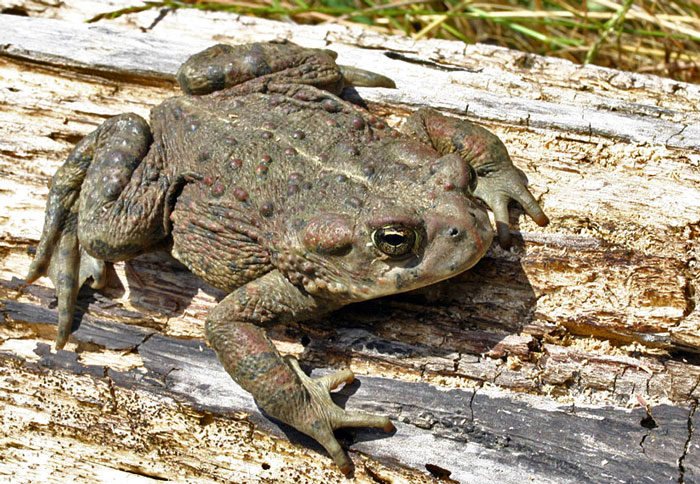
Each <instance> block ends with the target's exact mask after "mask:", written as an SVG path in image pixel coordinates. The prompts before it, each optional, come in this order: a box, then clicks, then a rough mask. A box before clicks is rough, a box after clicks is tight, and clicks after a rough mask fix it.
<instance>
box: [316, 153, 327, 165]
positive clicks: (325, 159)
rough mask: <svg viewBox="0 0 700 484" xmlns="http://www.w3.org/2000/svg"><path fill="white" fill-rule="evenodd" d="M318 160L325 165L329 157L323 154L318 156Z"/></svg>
mask: <svg viewBox="0 0 700 484" xmlns="http://www.w3.org/2000/svg"><path fill="white" fill-rule="evenodd" d="M318 160H319V161H321V162H323V163H325V162H327V161H328V155H327V154H325V153H321V154H320V155H318Z"/></svg>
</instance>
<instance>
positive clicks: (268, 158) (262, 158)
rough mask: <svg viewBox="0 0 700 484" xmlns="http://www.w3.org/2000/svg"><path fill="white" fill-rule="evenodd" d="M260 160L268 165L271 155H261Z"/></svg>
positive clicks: (270, 161)
mask: <svg viewBox="0 0 700 484" xmlns="http://www.w3.org/2000/svg"><path fill="white" fill-rule="evenodd" d="M260 162H261V163H264V164H266V165H269V164H270V163H272V157H270V155H262V156H261V157H260Z"/></svg>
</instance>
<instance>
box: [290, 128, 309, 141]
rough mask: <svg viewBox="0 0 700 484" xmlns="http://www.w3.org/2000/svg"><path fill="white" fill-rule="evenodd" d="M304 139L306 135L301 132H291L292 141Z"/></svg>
mask: <svg viewBox="0 0 700 484" xmlns="http://www.w3.org/2000/svg"><path fill="white" fill-rule="evenodd" d="M305 137H306V134H304V132H303V131H300V130H298V129H297V130H296V131H292V138H294V139H304V138H305Z"/></svg>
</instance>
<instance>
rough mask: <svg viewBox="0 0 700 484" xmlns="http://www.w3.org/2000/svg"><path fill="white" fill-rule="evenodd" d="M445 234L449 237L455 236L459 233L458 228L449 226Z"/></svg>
mask: <svg viewBox="0 0 700 484" xmlns="http://www.w3.org/2000/svg"><path fill="white" fill-rule="evenodd" d="M447 235H449V236H450V237H457V236H458V235H459V229H458V228H457V227H450V228H449V229H447Z"/></svg>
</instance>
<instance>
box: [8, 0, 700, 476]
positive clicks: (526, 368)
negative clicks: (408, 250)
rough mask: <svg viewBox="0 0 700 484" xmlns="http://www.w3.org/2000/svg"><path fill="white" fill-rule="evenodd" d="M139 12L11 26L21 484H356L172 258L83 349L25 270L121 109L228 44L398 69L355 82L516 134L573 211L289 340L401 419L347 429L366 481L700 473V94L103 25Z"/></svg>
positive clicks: (125, 269)
mask: <svg viewBox="0 0 700 484" xmlns="http://www.w3.org/2000/svg"><path fill="white" fill-rule="evenodd" d="M125 4H126V2H123V1H111V2H104V3H102V2H87V1H82V0H81V1H73V0H71V1H67V2H61V3H60V4H57V5H56V6H52V5H51V4H47V3H46V2H17V1H15V2H4V1H3V2H0V8H9V6H12V7H13V8H21V9H24V10H25V11H26V12H28V13H29V14H30V15H32V17H30V18H24V17H18V16H9V15H2V16H0V106H2V107H1V108H0V109H1V112H2V123H0V207H3V208H4V210H2V212H1V213H0V260H1V261H2V263H1V264H0V317H1V318H2V320H3V323H2V324H1V325H0V368H2V370H0V381H1V382H2V383H1V384H0V405H2V406H3V423H2V432H0V435H2V437H0V449H2V450H1V451H0V453H1V455H2V456H3V460H2V463H1V464H0V476H13V477H12V479H11V480H12V482H15V479H17V478H19V477H21V476H25V475H26V476H27V477H26V478H25V477H22V479H25V480H24V481H21V480H18V481H17V482H51V481H52V480H56V479H58V478H60V480H65V479H68V478H70V479H72V480H76V481H77V482H95V481H108V477H109V478H112V477H114V476H119V478H120V479H124V478H126V477H128V478H132V479H141V480H135V481H134V482H151V481H153V480H162V479H171V480H178V481H179V482H194V481H197V482H220V481H222V480H232V481H234V482H238V481H245V482H292V481H297V482H298V481H299V480H300V479H302V480H303V479H307V480H309V481H311V482H314V481H315V482H318V481H319V480H320V481H323V482H340V481H342V480H343V479H342V478H341V477H340V475H339V474H337V473H335V472H334V471H333V469H332V467H331V466H329V461H328V459H326V458H325V457H322V458H319V456H320V455H322V451H319V449H318V448H317V447H315V446H314V445H313V443H310V442H309V441H308V439H305V438H304V437H302V436H299V435H298V434H296V433H294V432H293V431H291V430H289V429H286V428H284V427H279V426H278V425H277V424H275V423H273V422H271V421H269V420H268V419H267V418H265V417H264V416H262V415H261V414H260V413H259V410H258V409H257V407H256V406H255V405H254V402H253V401H252V399H251V398H250V397H249V396H248V395H247V394H245V393H243V392H241V390H240V389H238V387H237V386H236V385H235V384H233V383H232V382H230V381H229V380H228V378H227V377H226V376H225V374H223V371H222V370H221V369H220V367H219V366H218V363H217V362H216V360H215V359H214V358H213V356H212V354H211V353H210V351H209V350H208V349H207V348H206V347H205V345H204V344H203V343H202V341H201V339H202V324H203V321H204V318H205V316H206V314H207V312H208V311H209V310H210V309H211V308H212V307H213V306H214V305H215V304H216V301H217V299H218V298H220V297H221V296H222V294H220V293H219V292H218V291H216V290H214V289H212V288H209V287H208V286H206V284H204V283H202V282H201V281H198V280H197V279H196V278H195V277H194V276H192V275H191V274H190V273H189V272H187V270H186V269H185V268H184V267H182V266H181V265H180V264H179V263H177V262H176V261H174V260H173V259H172V258H170V257H169V256H168V255H167V254H151V255H148V256H144V257H140V258H138V259H135V260H133V261H130V262H129V263H127V264H123V263H122V264H117V265H116V266H115V268H114V271H113V272H112V273H111V274H110V279H109V284H108V287H107V288H106V289H105V291H103V292H100V293H97V292H94V291H90V290H83V291H82V292H81V296H80V300H79V305H80V307H81V310H83V311H84V314H82V316H81V323H80V328H79V329H78V331H77V332H76V333H75V337H74V340H73V342H72V343H71V344H70V345H69V346H68V347H67V349H68V350H69V351H60V352H58V353H56V352H55V351H52V350H51V347H50V343H51V341H52V339H53V337H54V335H55V329H54V328H55V326H54V324H55V311H54V309H53V307H54V306H55V300H54V298H53V292H52V290H51V289H50V288H49V284H50V283H48V282H47V281H46V280H40V281H38V282H37V283H36V284H33V285H26V284H24V283H23V281H22V277H23V274H24V273H25V272H26V269H27V267H28V264H29V262H30V260H31V254H30V252H31V247H32V246H33V245H35V244H36V242H37V240H38V238H39V234H40V231H41V224H42V220H43V206H44V203H45V197H46V194H47V188H46V182H47V180H48V179H49V177H50V176H51V175H52V174H53V172H54V171H55V169H56V168H57V167H58V166H59V165H60V164H61V163H62V161H63V160H64V159H65V157H66V155H67V153H68V151H69V150H70V149H71V147H72V146H73V145H74V144H75V143H76V142H77V141H78V140H79V139H80V138H81V137H82V136H84V135H85V134H87V133H88V132H90V131H91V130H93V129H94V128H95V127H96V126H97V125H99V124H100V123H101V122H102V121H103V120H104V119H106V118H108V117H109V116H112V115H114V114H118V113H121V112H136V113H139V114H141V115H147V114H148V110H149V109H150V108H151V107H153V106H155V105H157V104H158V103H159V102H160V101H161V100H162V99H164V98H166V97H168V96H170V95H173V94H175V93H176V89H175V87H174V84H173V82H172V74H173V72H174V71H175V69H176V68H177V66H178V65H179V63H180V62H181V61H182V60H183V59H184V58H186V57H187V56H188V55H189V54H191V53H193V52H196V51H198V50H200V49H201V48H203V47H206V46H207V45H210V44H212V43H214V42H220V41H224V42H230V43H240V42H247V41H253V40H268V39H271V38H277V39H280V38H287V39H290V40H293V41H295V42H299V43H302V44H304V45H309V46H324V47H329V48H332V49H334V50H337V51H338V52H339V54H340V61H341V62H342V63H347V64H354V65H358V64H359V65H362V67H364V68H367V69H371V70H375V71H377V72H381V73H383V74H386V75H388V76H390V77H392V78H393V79H395V80H396V81H397V85H398V89H396V90H387V89H376V90H372V89H358V90H357V91H355V92H352V91H351V92H346V96H347V97H348V98H350V99H360V98H361V99H362V100H363V102H364V103H365V104H366V105H367V106H368V107H369V108H370V109H372V110H373V111H375V112H377V113H379V114H381V115H383V116H385V117H387V119H388V120H389V121H390V122H391V123H392V124H398V123H400V122H401V121H402V120H403V118H404V117H405V115H406V114H407V113H408V112H409V111H411V110H413V109H415V108H416V107H418V106H421V105H425V104H427V105H431V106H434V107H438V108H440V109H441V110H443V112H446V113H447V114H453V115H460V116H463V117H466V118H468V119H472V120H474V121H477V122H480V123H482V124H484V125H485V126H487V127H488V128H489V129H492V130H493V131H494V132H496V133H497V134H498V135H499V136H500V137H501V139H503V141H504V142H505V143H506V145H507V146H508V149H509V151H510V152H511V155H512V156H513V158H514V161H515V163H516V164H517V165H518V166H519V167H520V168H522V169H523V170H524V171H525V172H526V173H527V174H528V177H529V179H530V185H531V188H532V190H533V192H535V193H536V195H537V196H538V197H539V199H540V200H541V202H542V204H543V205H544V207H545V210H546V211H547V213H548V215H549V216H550V218H551V219H552V223H551V224H550V226H548V227H545V228H538V227H536V226H535V225H534V224H533V223H532V222H531V221H529V220H528V219H526V218H525V217H524V216H523V215H522V212H517V211H516V213H517V214H518V216H517V217H514V218H513V221H514V222H515V223H516V227H517V231H516V232H515V236H516V244H515V247H514V248H513V249H511V250H510V251H503V250H502V249H500V248H498V247H494V248H492V249H491V250H490V251H489V253H488V254H487V257H486V258H485V259H484V260H483V261H482V262H480V263H479V264H478V265H477V266H476V267H475V268H474V269H473V270H472V271H470V272H468V273H465V274H463V275H461V276H458V277H456V278H453V279H451V280H449V281H445V282H443V283H441V284H438V285H436V286H434V287H431V288H428V289H426V290H423V291H420V292H417V293H410V294H406V295H401V296H396V297H391V298H385V299H381V300H377V301H371V302H368V303H364V304H360V305H355V306H350V307H347V308H344V309H342V310H341V311H338V312H336V313H334V314H333V315H331V316H329V317H327V318H325V319H323V320H318V321H309V322H305V323H303V324H296V325H290V326H287V327H280V328H275V330H274V331H273V334H272V336H273V338H274V340H275V343H276V344H277V345H278V346H279V347H280V349H281V351H283V352H286V353H292V354H296V355H297V356H300V357H302V359H303V361H304V362H305V363H306V364H308V365H309V366H310V367H314V368H328V367H329V366H330V367H342V366H346V365H349V366H351V367H352V368H353V370H355V371H356V372H357V373H358V374H359V375H360V376H359V381H360V385H359V387H351V388H349V389H346V390H343V392H341V396H340V398H341V400H346V399H347V405H348V407H350V408H362V409H365V410H371V411H378V412H382V413H386V414H388V415H390V416H391V417H392V420H394V421H395V422H397V426H398V428H399V430H398V432H397V433H396V434H395V435H392V436H390V437H388V438H385V436H384V435H381V434H371V433H365V432H352V433H351V432H344V433H343V434H342V437H343V439H344V441H343V443H344V445H349V446H350V448H351V449H353V454H352V457H353V459H354V460H355V463H356V477H357V479H358V480H359V481H360V482H430V481H431V480H433V479H438V478H441V477H445V476H448V475H449V479H453V480H456V481H457V482H481V481H485V480H486V479H494V478H498V479H499V480H502V481H503V482H523V481H526V480H527V479H534V481H535V482H617V481H619V482H643V481H642V478H646V477H653V478H654V481H653V482H686V483H690V482H694V480H697V479H698V477H697V476H698V475H700V468H699V466H700V440H699V439H700V437H699V436H700V433H699V432H697V430H696V429H697V428H698V425H697V424H698V418H699V417H698V415H700V414H698V413H697V412H696V411H695V409H696V408H697V402H698V399H699V398H700V359H699V357H698V356H697V355H698V353H700V312H699V311H698V309H697V307H696V293H697V289H698V251H699V243H698V236H699V235H700V133H698V132H697V129H698V126H700V124H699V123H698V116H699V115H698V112H700V110H699V109H698V107H700V89H698V86H693V85H688V84H682V83H677V82H674V81H671V80H666V79H661V78H656V77H653V76H644V75H636V74H631V73H625V72H619V71H613V70H610V69H602V68H597V67H594V66H588V67H580V66H575V65H573V64H570V63H567V62H565V61H561V60H557V59H549V58H541V57H537V56H528V55H525V54H522V53H518V52H512V51H508V50H505V49H499V48H494V47H490V46H483V45H477V46H464V45H461V44H458V43H451V42H446V41H421V42H414V41H411V40H409V39H404V38H385V37H383V36H381V35H378V34H376V33H372V32H365V31H357V30H354V29H352V28H349V27H345V26H339V25H327V26H322V27H310V26H292V25H288V24H281V23H275V22H268V21H263V20H256V19H250V18H245V17H239V16H235V15H225V14H221V13H202V12H199V11H194V10H178V11H174V12H169V13H167V14H166V15H165V17H163V18H162V19H161V20H160V21H158V22H157V23H155V25H152V24H153V23H154V22H153V21H154V18H155V15H156V14H157V12H143V13H142V14H138V15H130V16H127V17H121V18H119V19H117V20H116V21H114V22H111V23H104V24H103V23H100V24H97V25H87V24H83V23H79V20H80V21H82V20H84V19H85V18H87V17H90V16H91V15H93V14H95V13H98V12H97V11H96V10H97V9H99V10H100V11H104V10H109V9H110V8H112V7H114V8H118V7H120V6H123V5H125ZM40 17H43V18H40ZM60 19H64V21H61V20H60ZM357 46H359V47H365V49H358V48H357ZM367 48H369V49H367ZM428 81H429V82H428ZM322 371H327V370H322ZM173 429H174V430H173ZM288 437H289V438H290V439H291V440H292V443H291V444H290V443H289V440H288ZM39 464H41V465H39ZM70 469H74V470H70ZM125 476H126V477H125ZM503 476H508V477H507V478H504V477H503ZM0 479H1V478H0ZM266 479H267V480H266ZM503 479H506V480H503ZM507 479H511V480H507Z"/></svg>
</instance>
